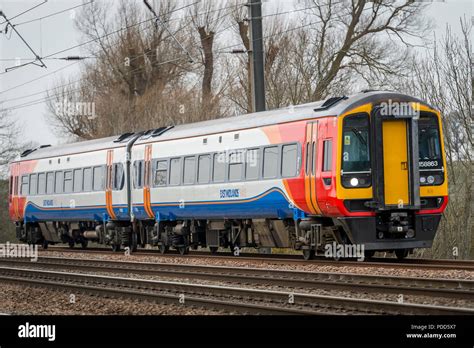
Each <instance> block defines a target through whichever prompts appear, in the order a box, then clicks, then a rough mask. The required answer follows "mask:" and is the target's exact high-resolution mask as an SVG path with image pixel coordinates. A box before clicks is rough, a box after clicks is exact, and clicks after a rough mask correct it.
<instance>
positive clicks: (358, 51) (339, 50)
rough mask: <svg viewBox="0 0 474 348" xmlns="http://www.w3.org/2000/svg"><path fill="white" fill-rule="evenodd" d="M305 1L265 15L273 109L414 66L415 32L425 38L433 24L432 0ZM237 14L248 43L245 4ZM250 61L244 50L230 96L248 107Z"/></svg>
mask: <svg viewBox="0 0 474 348" xmlns="http://www.w3.org/2000/svg"><path fill="white" fill-rule="evenodd" d="M299 4H300V6H303V7H299V8H296V9H295V13H293V14H291V13H290V14H285V17H280V16H278V15H276V16H273V15H270V16H267V17H264V24H265V25H264V27H265V32H264V42H265V49H266V56H265V72H266V87H267V91H266V98H267V105H268V107H269V108H270V109H271V108H276V107H281V106H285V105H288V104H299V103H304V102H309V101H314V100H321V99H324V98H325V97H327V96H328V95H330V94H344V93H350V92H353V91H354V90H359V89H362V88H363V87H371V88H374V87H375V88H377V87H382V86H386V85H387V84H388V81H390V79H392V78H394V77H396V76H400V75H406V74H407V73H408V69H407V66H406V61H407V56H409V55H410V49H411V48H412V47H413V46H415V44H414V42H415V40H414V38H416V39H420V38H422V37H423V35H424V33H425V31H426V30H427V29H428V28H430V23H429V21H427V20H425V19H423V16H421V15H420V14H421V11H422V9H423V8H424V7H425V6H426V5H422V4H420V3H414V2H413V1H404V2H400V1H398V2H394V1H391V0H380V1H366V0H357V1H356V0H354V1H345V0H312V1H301V2H299ZM275 12H278V11H275ZM233 18H234V20H235V21H236V23H237V25H238V35H239V37H240V40H241V43H242V44H243V46H244V47H245V49H246V50H247V51H248V50H250V49H251V42H250V40H249V35H248V24H247V21H246V14H245V11H244V10H243V9H242V8H239V9H237V10H235V13H234V16H233ZM282 18H285V20H282ZM249 69H250V63H249V61H248V56H245V59H243V58H240V68H239V69H236V71H237V74H238V76H239V78H237V79H236V83H235V84H234V86H233V87H234V88H233V90H232V91H231V93H230V96H229V98H231V99H232V100H234V102H235V103H236V104H237V105H238V106H239V107H240V108H241V109H243V110H244V111H248V110H250V87H249V84H248V75H249V72H250V70H249ZM242 70H243V71H244V73H246V74H245V75H246V76H244V74H243V73H241V71H242ZM244 98H245V99H244Z"/></svg>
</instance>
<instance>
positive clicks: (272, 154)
mask: <svg viewBox="0 0 474 348" xmlns="http://www.w3.org/2000/svg"><path fill="white" fill-rule="evenodd" d="M277 173H278V146H272V147H266V148H265V149H264V150H263V177H264V178H266V179H267V178H276V177H277Z"/></svg>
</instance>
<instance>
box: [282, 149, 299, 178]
mask: <svg viewBox="0 0 474 348" xmlns="http://www.w3.org/2000/svg"><path fill="white" fill-rule="evenodd" d="M297 158H298V148H297V146H296V144H291V145H283V147H282V153H281V175H282V176H283V177H286V178H288V177H292V176H295V175H296V169H297Z"/></svg>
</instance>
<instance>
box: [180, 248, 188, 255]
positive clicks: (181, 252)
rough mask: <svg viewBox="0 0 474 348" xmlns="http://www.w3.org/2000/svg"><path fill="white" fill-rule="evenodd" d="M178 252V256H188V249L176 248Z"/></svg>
mask: <svg viewBox="0 0 474 348" xmlns="http://www.w3.org/2000/svg"><path fill="white" fill-rule="evenodd" d="M178 251H179V253H180V255H186V254H189V248H188V247H185V246H181V247H178Z"/></svg>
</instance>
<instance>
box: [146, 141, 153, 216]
mask: <svg viewBox="0 0 474 348" xmlns="http://www.w3.org/2000/svg"><path fill="white" fill-rule="evenodd" d="M151 157H152V145H151V144H150V145H147V146H145V164H144V167H145V168H144V171H145V178H144V182H143V206H144V208H145V212H146V214H147V215H148V217H149V218H150V219H154V218H155V214H154V213H153V210H152V209H151V195H150V187H151V177H152V173H151V172H152V160H151Z"/></svg>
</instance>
